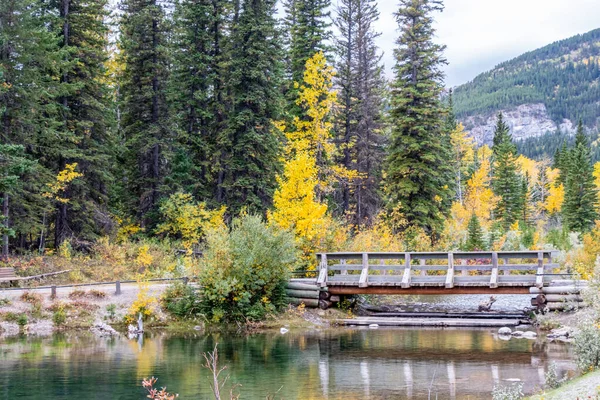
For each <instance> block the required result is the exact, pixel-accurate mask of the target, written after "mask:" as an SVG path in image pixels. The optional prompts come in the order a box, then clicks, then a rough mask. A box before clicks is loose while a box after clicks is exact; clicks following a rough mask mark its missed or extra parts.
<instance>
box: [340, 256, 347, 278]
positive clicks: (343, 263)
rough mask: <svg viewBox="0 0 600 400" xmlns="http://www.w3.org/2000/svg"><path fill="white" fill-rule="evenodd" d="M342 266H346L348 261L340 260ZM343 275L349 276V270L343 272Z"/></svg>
mask: <svg viewBox="0 0 600 400" xmlns="http://www.w3.org/2000/svg"><path fill="white" fill-rule="evenodd" d="M340 264H341V265H346V259H343V260H340ZM342 275H348V270H347V269H344V270H342Z"/></svg>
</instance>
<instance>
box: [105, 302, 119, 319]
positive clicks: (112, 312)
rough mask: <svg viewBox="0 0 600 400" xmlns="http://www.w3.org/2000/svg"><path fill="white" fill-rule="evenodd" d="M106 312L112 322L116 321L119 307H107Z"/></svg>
mask: <svg viewBox="0 0 600 400" xmlns="http://www.w3.org/2000/svg"><path fill="white" fill-rule="evenodd" d="M106 312H107V313H108V319H110V320H111V321H112V320H113V319H115V317H116V315H117V305H116V304H109V305H107V306H106Z"/></svg>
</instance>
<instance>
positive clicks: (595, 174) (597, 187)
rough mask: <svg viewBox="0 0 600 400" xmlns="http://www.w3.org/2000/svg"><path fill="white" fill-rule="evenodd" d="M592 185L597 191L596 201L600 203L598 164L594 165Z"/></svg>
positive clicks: (599, 168) (599, 163) (599, 170)
mask: <svg viewBox="0 0 600 400" xmlns="http://www.w3.org/2000/svg"><path fill="white" fill-rule="evenodd" d="M594 183H595V184H596V190H597V191H598V200H599V201H600V162H597V163H596V164H594Z"/></svg>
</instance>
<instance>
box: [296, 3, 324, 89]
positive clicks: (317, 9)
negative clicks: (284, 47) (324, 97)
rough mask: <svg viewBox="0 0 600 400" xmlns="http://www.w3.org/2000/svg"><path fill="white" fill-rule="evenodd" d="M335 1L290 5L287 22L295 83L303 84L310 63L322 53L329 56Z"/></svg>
mask: <svg viewBox="0 0 600 400" xmlns="http://www.w3.org/2000/svg"><path fill="white" fill-rule="evenodd" d="M330 6H331V0H291V1H288V2H287V10H286V11H287V15H288V17H287V20H288V24H289V25H288V26H289V29H290V32H289V35H290V48H289V54H290V63H291V76H292V80H293V81H294V82H298V83H300V82H302V79H303V78H304V69H305V66H306V62H307V61H308V60H309V59H310V58H311V57H312V56H314V55H315V53H317V52H319V51H322V52H324V53H327V52H328V50H329V46H328V45H327V41H328V40H329V39H330V37H331V31H330V30H329V28H330V26H331V23H330V22H329V17H330V14H329V7H330Z"/></svg>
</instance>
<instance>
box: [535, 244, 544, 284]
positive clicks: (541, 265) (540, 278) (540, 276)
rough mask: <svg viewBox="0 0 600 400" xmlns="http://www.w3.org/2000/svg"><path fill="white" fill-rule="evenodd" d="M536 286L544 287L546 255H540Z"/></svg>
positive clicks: (540, 253) (541, 253)
mask: <svg viewBox="0 0 600 400" xmlns="http://www.w3.org/2000/svg"><path fill="white" fill-rule="evenodd" d="M535 286H536V287H538V288H542V287H544V253H543V252H541V251H540V252H539V253H538V268H537V275H536V277H535Z"/></svg>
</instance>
